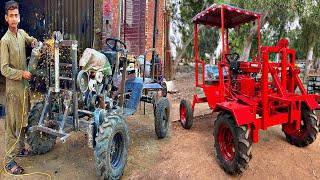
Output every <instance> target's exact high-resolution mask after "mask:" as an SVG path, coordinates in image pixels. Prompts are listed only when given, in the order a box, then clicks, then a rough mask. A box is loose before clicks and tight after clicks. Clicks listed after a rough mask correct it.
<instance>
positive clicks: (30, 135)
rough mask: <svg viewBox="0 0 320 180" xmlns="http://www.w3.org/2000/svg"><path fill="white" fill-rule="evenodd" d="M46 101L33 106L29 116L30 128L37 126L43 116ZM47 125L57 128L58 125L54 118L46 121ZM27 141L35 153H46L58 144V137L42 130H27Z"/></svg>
mask: <svg viewBox="0 0 320 180" xmlns="http://www.w3.org/2000/svg"><path fill="white" fill-rule="evenodd" d="M43 107H44V103H43V102H40V103H37V104H35V105H34V106H33V108H32V109H31V112H30V114H29V118H28V128H30V127H33V126H37V125H38V122H39V119H40V117H41V113H42V109H43ZM45 126H46V127H49V128H52V129H57V128H58V125H57V123H56V122H55V121H54V120H49V121H45ZM26 136H27V142H28V144H29V146H30V149H31V151H32V153H33V154H45V153H47V152H49V151H50V150H51V149H52V148H53V147H54V145H55V144H56V139H57V137H56V136H54V135H51V134H47V133H45V132H40V131H27V133H26Z"/></svg>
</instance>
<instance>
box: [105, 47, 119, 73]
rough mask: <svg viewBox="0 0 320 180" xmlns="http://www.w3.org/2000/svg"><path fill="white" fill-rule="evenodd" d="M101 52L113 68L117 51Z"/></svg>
mask: <svg viewBox="0 0 320 180" xmlns="http://www.w3.org/2000/svg"><path fill="white" fill-rule="evenodd" d="M101 53H103V54H104V55H105V56H106V57H107V58H108V61H109V63H110V66H111V69H113V68H114V66H115V65H116V62H117V59H118V53H117V52H115V51H102V52H101Z"/></svg>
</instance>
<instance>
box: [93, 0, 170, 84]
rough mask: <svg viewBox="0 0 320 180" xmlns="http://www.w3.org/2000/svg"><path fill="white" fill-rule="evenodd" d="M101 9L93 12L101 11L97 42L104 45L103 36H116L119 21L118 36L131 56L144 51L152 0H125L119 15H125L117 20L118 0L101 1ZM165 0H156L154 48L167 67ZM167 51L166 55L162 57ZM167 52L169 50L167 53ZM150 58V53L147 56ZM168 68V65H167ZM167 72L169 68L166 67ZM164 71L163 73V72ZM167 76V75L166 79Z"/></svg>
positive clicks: (149, 33)
mask: <svg viewBox="0 0 320 180" xmlns="http://www.w3.org/2000/svg"><path fill="white" fill-rule="evenodd" d="M96 1H100V0H96ZM102 1H103V6H102V7H103V8H102V9H101V8H100V9H99V8H97V9H96V10H95V13H97V11H98V12H99V11H101V10H102V11H103V13H101V14H103V18H102V19H103V23H102V26H103V27H101V29H102V31H101V36H102V38H101V41H102V43H101V45H102V49H104V48H105V39H106V38H107V37H118V26H119V22H120V21H121V22H122V24H121V39H123V40H124V41H125V42H126V43H127V45H128V49H129V53H130V54H132V55H135V56H137V55H141V54H143V53H144V51H145V50H147V49H150V48H152V40H153V37H152V36H153V18H154V0H125V4H123V6H124V7H125V10H124V11H123V16H124V15H126V16H125V18H123V19H121V20H120V21H119V14H118V13H119V1H118V0H102ZM165 2H166V1H165V0H158V14H157V29H158V30H157V34H156V51H157V54H159V56H160V58H161V60H162V61H164V60H165V64H166V65H167V66H168V65H169V66H170V63H168V62H171V59H168V58H170V55H168V52H169V51H170V50H168V49H170V47H169V46H168V45H169V43H168V41H169V39H168V34H169V32H168V30H169V27H168V26H169V23H168V18H169V15H168V14H165V6H166V5H165ZM166 54H167V56H166ZM169 54H170V52H169ZM148 59H151V54H149V55H148ZM168 68H169V69H170V67H168ZM169 71H171V70H169ZM166 74H167V73H166ZM167 79H169V78H167Z"/></svg>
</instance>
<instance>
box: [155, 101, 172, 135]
mask: <svg viewBox="0 0 320 180" xmlns="http://www.w3.org/2000/svg"><path fill="white" fill-rule="evenodd" d="M154 115H155V116H154V126H155V131H156V134H157V136H158V138H159V139H162V138H165V137H166V136H167V133H168V130H169V124H170V104H169V100H168V98H166V97H161V98H160V99H159V101H158V103H157V105H156V107H155V114H154Z"/></svg>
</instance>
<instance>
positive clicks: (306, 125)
mask: <svg viewBox="0 0 320 180" xmlns="http://www.w3.org/2000/svg"><path fill="white" fill-rule="evenodd" d="M318 123H319V122H318V118H317V116H316V114H315V112H313V111H311V110H309V109H308V108H307V107H306V106H305V105H304V106H302V108H301V126H300V129H299V130H297V131H295V132H294V133H288V132H286V128H285V126H288V125H287V124H284V125H282V131H283V132H284V134H285V135H286V139H287V141H288V142H289V143H290V144H293V145H295V146H298V147H306V146H308V145H309V144H311V143H313V142H314V141H315V140H316V138H317V134H318V132H319V124H318Z"/></svg>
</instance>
